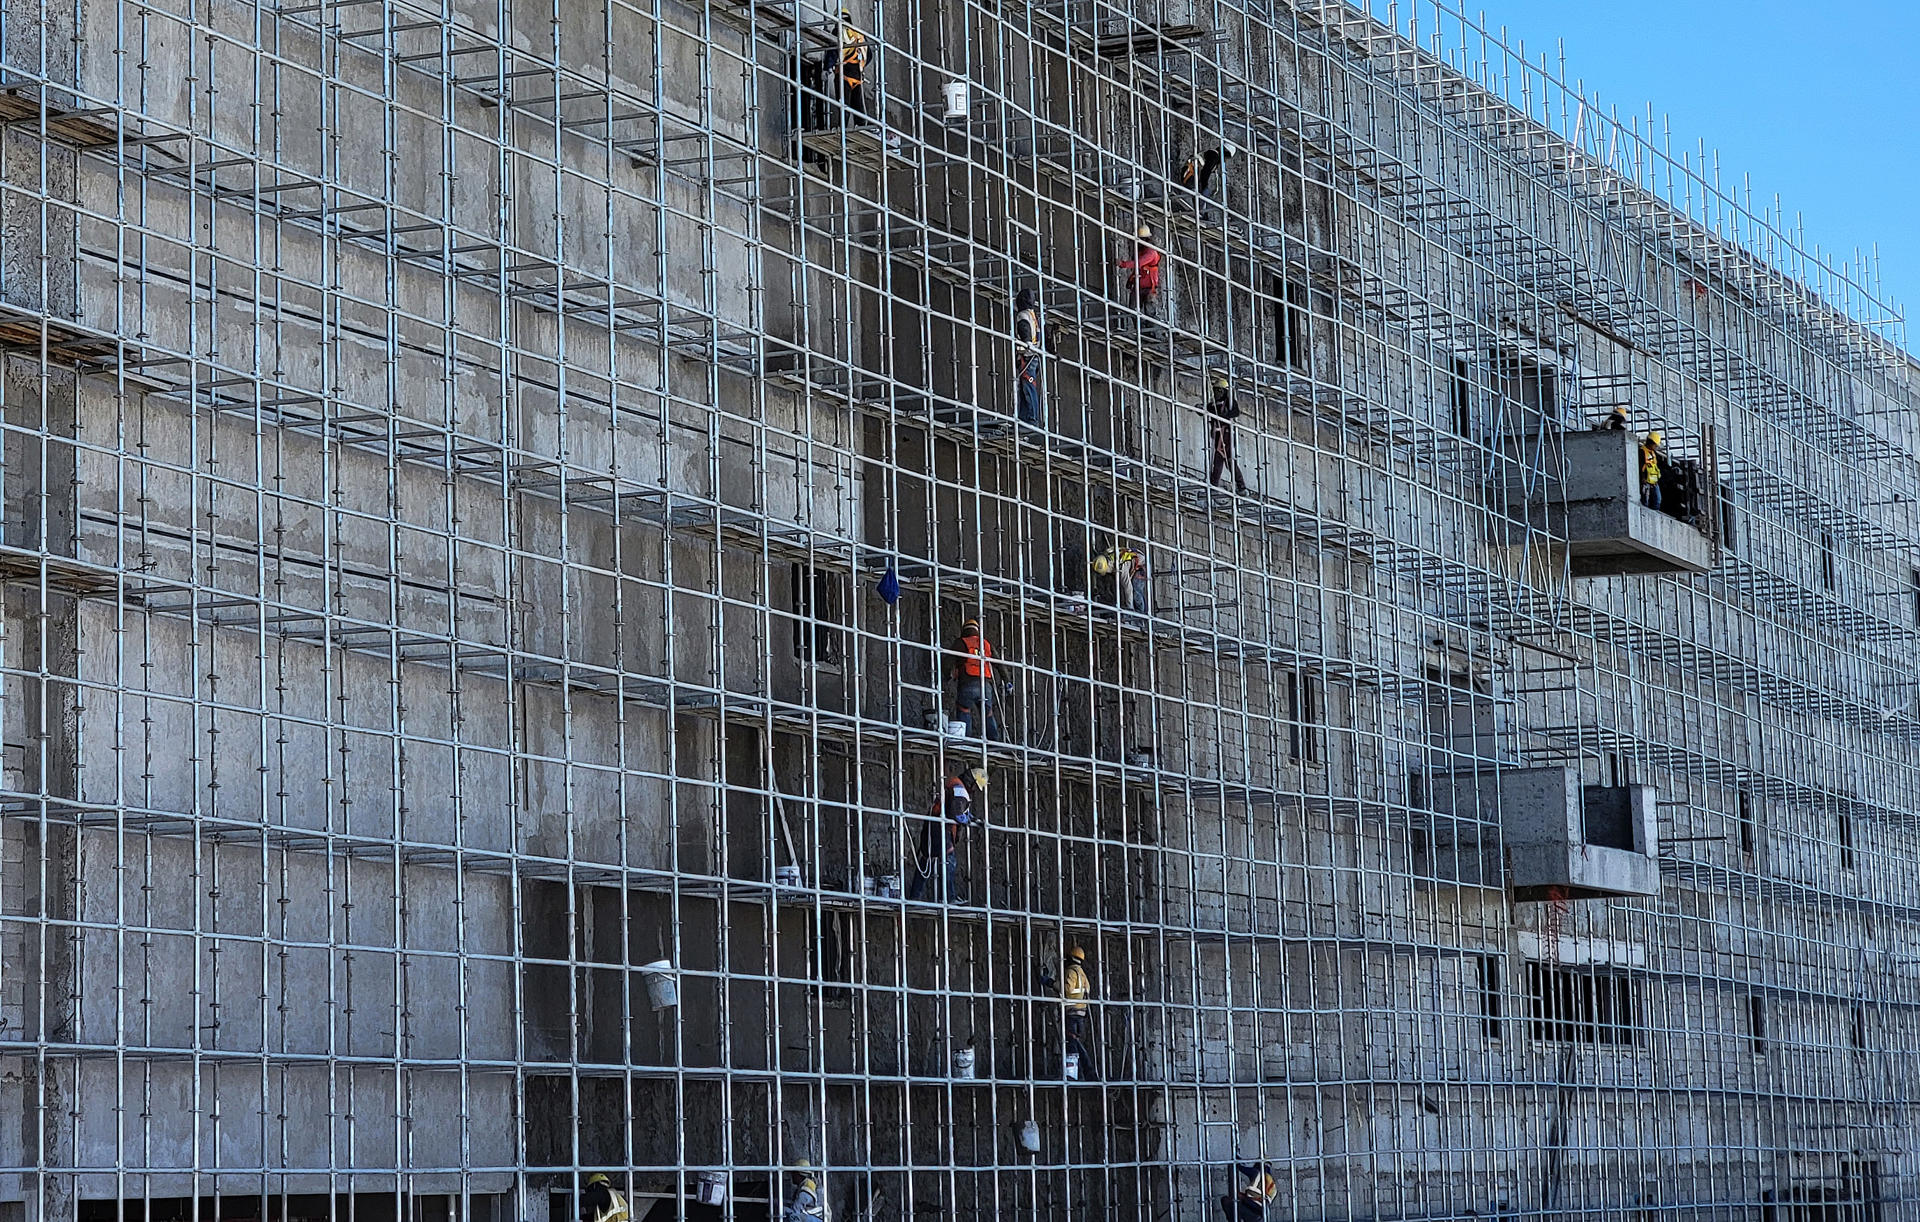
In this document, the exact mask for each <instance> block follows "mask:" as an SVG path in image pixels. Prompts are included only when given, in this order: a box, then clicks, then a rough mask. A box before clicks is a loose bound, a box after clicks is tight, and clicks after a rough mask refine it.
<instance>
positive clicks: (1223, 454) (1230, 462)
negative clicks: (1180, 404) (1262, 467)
mask: <svg viewBox="0 0 1920 1222" xmlns="http://www.w3.org/2000/svg"><path fill="white" fill-rule="evenodd" d="M1228 467H1232V468H1233V486H1234V487H1235V488H1237V489H1239V490H1240V491H1242V492H1245V491H1246V490H1247V477H1246V476H1245V475H1243V474H1241V472H1240V460H1239V459H1237V458H1235V457H1234V456H1233V426H1232V425H1231V424H1228V423H1227V422H1226V421H1224V420H1216V421H1214V423H1213V470H1212V471H1210V472H1208V473H1207V483H1209V484H1217V483H1219V482H1220V477H1221V476H1222V475H1224V474H1226V470H1227V468H1228Z"/></svg>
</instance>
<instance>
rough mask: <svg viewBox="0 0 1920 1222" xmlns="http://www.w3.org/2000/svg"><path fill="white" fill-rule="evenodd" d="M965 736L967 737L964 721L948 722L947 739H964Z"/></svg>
mask: <svg viewBox="0 0 1920 1222" xmlns="http://www.w3.org/2000/svg"><path fill="white" fill-rule="evenodd" d="M966 736H967V723H966V722H964V721H949V722H948V723H947V737H948V738H965V737H966Z"/></svg>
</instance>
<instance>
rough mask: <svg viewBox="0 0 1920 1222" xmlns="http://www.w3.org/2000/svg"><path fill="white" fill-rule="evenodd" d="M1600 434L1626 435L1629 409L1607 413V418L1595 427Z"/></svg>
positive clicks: (1618, 408)
mask: <svg viewBox="0 0 1920 1222" xmlns="http://www.w3.org/2000/svg"><path fill="white" fill-rule="evenodd" d="M1593 427H1594V431H1595V432H1598V433H1624V432H1626V431H1627V409H1626V408H1624V407H1616V408H1614V409H1613V410H1612V411H1610V412H1608V413H1607V418H1606V419H1605V420H1602V421H1601V422H1600V423H1599V424H1596V425H1594V426H1593Z"/></svg>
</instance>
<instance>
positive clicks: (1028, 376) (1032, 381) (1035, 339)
mask: <svg viewBox="0 0 1920 1222" xmlns="http://www.w3.org/2000/svg"><path fill="white" fill-rule="evenodd" d="M1040 325H1041V323H1040V297H1039V295H1038V294H1037V293H1035V292H1034V291H1033V290H1032V289H1030V288H1027V289H1021V290H1020V292H1019V294H1018V295H1017V296H1015V298H1014V301H1013V346H1014V358H1015V360H1016V361H1017V362H1018V367H1019V372H1018V374H1016V375H1015V378H1016V382H1017V390H1018V396H1019V402H1018V407H1017V410H1016V414H1017V415H1018V416H1019V417H1020V419H1021V420H1023V421H1025V422H1026V423H1028V424H1032V425H1041V424H1044V423H1045V422H1046V396H1045V395H1044V394H1043V393H1042V391H1041V388H1040V354H1041V351H1042V343H1041V332H1040Z"/></svg>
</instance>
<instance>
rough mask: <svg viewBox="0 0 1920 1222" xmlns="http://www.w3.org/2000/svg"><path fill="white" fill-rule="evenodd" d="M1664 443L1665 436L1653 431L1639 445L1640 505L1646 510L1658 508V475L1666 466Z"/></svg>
mask: <svg viewBox="0 0 1920 1222" xmlns="http://www.w3.org/2000/svg"><path fill="white" fill-rule="evenodd" d="M1666 441H1667V439H1666V435H1665V434H1663V433H1662V432H1661V431H1660V430H1659V429H1655V430H1653V431H1652V432H1651V433H1648V434H1647V439H1646V440H1645V441H1643V442H1641V443H1640V503H1641V504H1643V505H1645V506H1646V507H1647V508H1648V509H1658V508H1660V473H1661V472H1662V471H1664V470H1665V469H1666V465H1667V456H1666V451H1665V446H1666Z"/></svg>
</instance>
